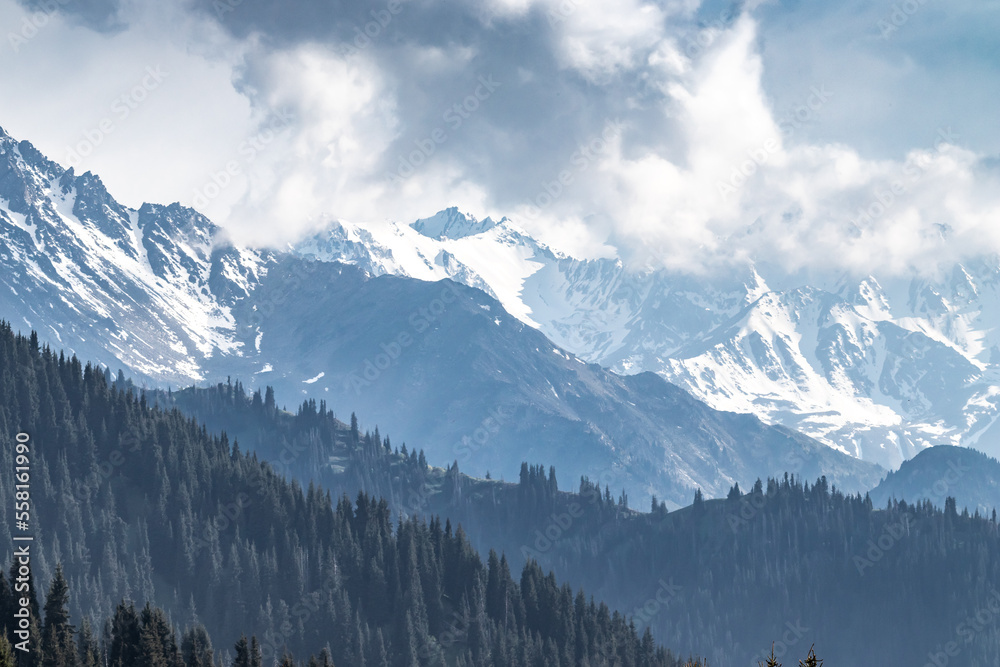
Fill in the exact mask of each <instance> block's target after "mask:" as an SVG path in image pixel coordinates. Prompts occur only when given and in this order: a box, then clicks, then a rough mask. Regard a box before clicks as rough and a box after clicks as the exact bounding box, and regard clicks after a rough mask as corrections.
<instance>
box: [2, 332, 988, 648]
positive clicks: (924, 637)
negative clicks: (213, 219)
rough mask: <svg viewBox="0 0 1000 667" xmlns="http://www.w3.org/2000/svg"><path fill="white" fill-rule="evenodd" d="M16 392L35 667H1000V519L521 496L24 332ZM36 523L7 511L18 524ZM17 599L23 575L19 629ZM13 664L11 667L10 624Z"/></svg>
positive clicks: (773, 485) (588, 487)
mask: <svg viewBox="0 0 1000 667" xmlns="http://www.w3.org/2000/svg"><path fill="white" fill-rule="evenodd" d="M0 369H2V372H0V437H2V438H3V439H4V443H3V444H4V446H3V448H2V457H3V459H4V461H3V464H4V465H5V466H7V467H8V469H9V468H11V467H12V466H13V465H14V464H13V460H12V454H11V453H12V451H13V449H14V447H13V443H14V440H13V437H14V434H16V433H18V432H20V431H24V432H28V433H31V434H32V435H31V442H32V457H33V459H32V478H31V479H32V487H31V488H32V502H33V504H34V515H35V516H36V517H37V522H36V525H35V527H34V534H35V538H36V545H37V546H36V550H35V551H34V552H33V556H32V572H33V577H32V584H33V586H32V608H33V610H34V611H33V622H32V626H31V639H30V641H31V643H32V645H33V646H34V647H35V648H36V651H35V652H33V653H32V655H33V656H34V657H35V660H37V662H31V661H29V662H27V663H23V664H40V665H41V664H46V665H60V664H67V665H70V664H83V665H88V664H105V662H106V663H107V664H113V665H131V664H136V665H145V664H169V665H173V664H185V665H193V664H199V665H207V664H223V665H230V664H237V665H242V664H258V663H257V662H255V661H258V660H260V661H263V662H261V663H260V664H268V665H269V664H273V663H275V662H279V664H280V661H282V660H284V661H285V664H340V665H354V664H366V665H367V664H376V665H406V667H411V666H412V665H438V664H447V665H536V664H537V665H556V664H559V665H584V664H587V665H615V664H621V665H681V664H684V662H685V661H684V660H682V659H681V658H680V657H679V655H684V656H687V655H689V654H698V655H702V656H705V657H707V658H708V659H709V664H713V665H722V666H725V665H729V664H748V658H749V659H750V660H752V661H753V664H756V662H757V661H760V662H762V663H766V661H767V660H769V659H770V658H769V657H768V656H767V655H766V653H767V651H768V650H769V647H770V646H774V647H776V653H775V656H776V657H775V658H773V661H774V662H773V664H780V662H781V661H782V660H784V661H785V662H786V663H791V664H794V663H795V662H796V660H793V659H792V658H793V656H795V657H796V658H797V657H800V656H802V655H805V654H806V653H807V652H808V651H809V649H810V647H811V646H813V645H816V646H817V647H818V650H819V651H820V653H821V654H822V655H824V657H825V658H827V660H829V662H828V664H831V665H832V664H860V663H859V661H862V660H864V659H865V658H864V657H863V656H864V655H869V656H874V660H876V661H877V662H879V663H880V664H922V663H920V662H919V661H920V660H925V661H926V660H927V659H928V657H927V656H932V657H933V656H935V655H945V656H948V655H950V654H949V653H947V652H946V651H948V650H951V651H953V652H954V651H957V652H958V654H959V655H961V662H957V661H953V662H951V663H950V664H968V665H983V666H985V665H989V664H995V660H996V659H997V656H998V655H1000V653H998V649H997V647H998V642H1000V633H998V628H997V624H995V623H991V622H989V621H990V619H987V618H985V616H990V618H993V616H992V614H993V612H992V611H991V610H992V609H993V606H994V605H993V604H991V603H993V602H994V600H995V597H996V592H995V591H996V582H997V581H998V579H1000V563H998V560H997V558H996V554H997V553H998V551H1000V549H998V547H1000V545H998V540H1000V537H998V530H997V524H996V518H995V515H992V516H989V517H984V516H979V514H978V512H977V513H976V514H975V515H970V514H969V513H968V512H967V511H962V510H960V508H958V507H957V506H956V505H955V503H954V502H953V501H951V500H950V499H949V500H948V502H946V503H945V507H944V508H943V509H939V508H936V507H934V506H932V505H931V504H930V503H929V502H924V503H921V504H918V505H910V504H907V503H906V502H905V501H904V502H900V501H894V502H890V503H889V505H888V506H887V507H885V508H876V507H874V506H873V505H872V503H871V501H870V500H869V499H868V498H867V497H862V496H845V495H843V494H841V493H840V492H839V491H837V490H836V489H831V488H829V487H828V485H827V484H826V482H825V480H822V479H821V480H818V481H817V482H816V483H814V484H809V483H802V482H801V481H799V480H796V479H795V478H794V477H787V476H786V477H785V478H784V479H782V480H768V481H767V482H766V483H758V484H757V485H755V486H754V487H753V488H751V489H749V490H748V491H747V492H745V493H744V492H743V491H741V490H740V489H739V488H738V487H735V488H734V489H733V490H732V491H731V492H730V494H729V497H728V498H726V499H720V500H706V499H704V498H703V497H701V494H695V497H694V503H693V504H692V505H691V506H689V507H687V508H684V509H682V510H678V511H674V512H668V511H667V509H666V507H665V506H664V505H663V504H662V503H656V502H655V501H654V505H653V507H652V508H650V511H646V512H639V511H636V510H635V509H632V508H629V506H628V498H627V494H625V493H620V494H617V495H616V494H614V493H612V492H611V490H610V488H609V487H607V486H605V487H604V488H603V489H602V488H601V487H600V485H599V484H597V483H595V482H592V481H590V480H587V479H584V480H580V482H579V486H578V488H577V490H576V492H575V493H567V492H564V491H560V490H559V488H558V486H559V485H558V481H557V479H556V470H555V469H554V468H551V467H550V468H548V469H547V470H546V469H545V468H544V467H543V466H541V465H529V464H524V465H522V470H521V476H520V479H519V480H518V481H517V482H516V483H505V482H501V481H497V480H479V479H473V478H469V477H467V476H465V475H463V474H461V473H460V472H459V471H458V465H457V464H456V463H452V464H449V465H448V466H446V467H445V468H443V469H442V468H436V467H433V466H431V465H429V463H428V462H427V461H426V460H425V459H424V456H423V454H422V452H420V451H419V450H416V449H414V448H409V449H408V448H407V446H406V445H405V444H404V445H402V446H400V447H396V446H394V445H393V444H392V443H391V442H390V440H389V438H388V437H384V436H382V435H381V434H379V433H378V430H377V429H376V430H375V431H374V432H369V431H367V430H366V431H364V432H362V430H361V428H360V426H359V423H358V420H357V418H356V417H354V416H353V415H352V416H351V418H350V420H349V422H348V423H343V422H341V421H339V420H338V419H336V418H335V417H334V415H333V413H332V411H331V410H329V409H328V408H327V406H326V405H324V404H322V403H321V404H316V403H314V402H312V401H307V402H305V403H304V404H303V405H302V406H300V407H299V408H297V410H296V412H295V413H291V412H288V411H285V410H284V409H282V408H279V407H278V406H277V404H276V401H275V397H274V396H273V394H272V393H271V392H270V391H264V392H263V393H261V392H255V393H253V394H248V393H247V392H246V391H245V390H244V388H243V387H242V385H240V384H239V383H238V382H236V383H225V384H221V385H217V386H215V387H211V388H209V389H198V390H194V389H187V390H183V391H178V392H173V391H168V392H160V391H148V392H147V391H139V390H137V389H136V388H135V387H133V386H131V383H129V382H128V380H126V379H125V378H124V377H123V376H119V377H118V378H117V379H115V378H112V377H110V375H109V373H108V372H107V370H106V369H98V368H96V367H94V366H89V365H83V364H82V363H81V362H80V361H79V360H77V359H74V358H66V357H65V356H62V355H59V354H56V353H54V352H53V351H51V350H49V349H47V348H40V347H39V346H38V343H37V339H36V338H35V337H34V336H30V337H23V336H17V335H15V334H14V333H13V332H12V331H11V329H10V328H9V327H8V326H6V325H5V326H4V327H3V328H2V331H0ZM191 415H196V416H197V419H196V418H194V417H192V416H191ZM204 423H208V424H210V425H211V426H205V425H204ZM225 431H229V432H230V433H238V434H240V435H239V438H240V441H242V442H243V443H245V444H244V446H243V447H242V448H241V446H240V445H239V444H237V441H236V439H230V437H229V435H227V434H226V433H225ZM248 448H249V449H253V450H255V451H253V452H250V451H247V449H248ZM283 454H285V455H284V456H283ZM261 457H266V458H269V459H272V460H273V461H274V464H273V465H271V464H268V463H265V462H263V461H262V460H261ZM275 468H277V469H278V470H280V471H281V473H282V474H279V473H278V472H276V471H275ZM283 475H288V476H290V477H293V478H297V479H291V480H287V479H285V477H284V476H283ZM307 478H310V479H314V480H316V481H315V482H304V483H300V482H299V480H305V479H307ZM0 485H2V492H3V495H4V497H5V498H12V495H13V489H12V488H11V485H10V481H9V479H6V478H2V477H0ZM349 493H350V494H351V495H348V494H349ZM12 506H13V503H12V502H4V504H3V505H2V506H0V520H3V521H5V522H8V524H7V525H10V524H9V521H11V520H12V516H10V514H11V511H10V508H11V507H12ZM439 517H441V518H439ZM459 523H461V524H462V525H463V526H464V525H470V526H473V527H474V530H475V532H476V535H475V537H474V539H472V540H470V539H469V536H468V535H467V533H466V531H465V529H464V528H463V527H460V526H459ZM554 527H555V528H557V530H553V528H554ZM490 536H492V537H490ZM490 541H492V544H490ZM491 546H492V547H496V550H492V549H491V548H490V547H491ZM477 549H478V551H477ZM480 552H481V553H483V554H485V555H484V556H480V555H479V553H480ZM9 556H10V554H8V557H9ZM547 568H551V569H553V570H555V571H556V572H557V573H558V579H557V576H556V574H553V573H551V572H549V571H548V570H547ZM518 573H519V574H518ZM14 579H15V567H14V566H13V565H12V567H11V569H10V572H9V575H6V576H4V577H3V579H2V581H0V604H2V605H3V607H4V609H3V617H4V618H11V615H12V613H13V604H14V602H13V601H14V596H13V594H12V592H11V585H12V584H13V582H14ZM563 581H573V582H574V583H575V584H581V583H582V584H583V585H584V587H585V590H587V591H590V592H594V591H596V594H597V599H596V600H595V599H594V598H592V597H588V595H587V594H586V593H584V592H582V591H574V590H573V589H572V588H570V586H569V584H568V583H562V582H563ZM42 593H45V595H43V594H42ZM606 600H612V601H613V602H614V604H613V605H612V608H614V607H617V608H618V609H619V610H620V611H613V610H612V608H609V606H607V605H606V604H605V603H604V601H606ZM629 600H632V601H636V600H638V602H637V603H635V604H631V603H629V602H628V601H629ZM644 602H645V604H644ZM650 603H652V604H650ZM50 619H51V620H50ZM844 636H846V637H851V641H850V642H843V641H840V640H839V638H840V637H844ZM6 640H7V643H6V644H4V643H2V642H0V658H2V659H0V665H2V664H4V662H3V660H8V658H6V657H5V656H6V655H7V652H8V649H9V648H10V646H11V645H13V644H14V643H15V640H16V637H15V636H14V635H13V633H12V629H11V628H10V627H8V628H7V637H6ZM213 642H214V643H213ZM660 644H662V645H665V646H670V647H673V648H674V649H675V650H677V649H679V653H671V652H670V651H669V650H667V649H665V648H661V646H660ZM827 647H829V649H830V650H825V649H826V648H827ZM852 647H854V648H852ZM153 655H155V656H157V657H155V658H153V657H150V656H153ZM952 657H953V656H952ZM178 660H179V661H181V662H178ZM310 661H311V662H310ZM804 664H809V663H808V662H807V663H804Z"/></svg>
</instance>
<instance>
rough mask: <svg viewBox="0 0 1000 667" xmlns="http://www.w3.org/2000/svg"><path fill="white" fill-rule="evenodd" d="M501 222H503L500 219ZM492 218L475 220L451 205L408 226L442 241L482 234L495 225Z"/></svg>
mask: <svg viewBox="0 0 1000 667" xmlns="http://www.w3.org/2000/svg"><path fill="white" fill-rule="evenodd" d="M501 222H503V221H502V220H501ZM497 224H498V223H497V222H496V221H494V220H493V218H484V219H483V220H476V219H475V218H474V217H472V216H471V215H469V214H468V213H462V212H461V211H459V210H458V207H456V206H452V207H451V208H446V209H445V210H443V211H439V212H438V213H436V214H434V215H432V216H431V217H429V218H421V219H420V220H417V221H416V222H414V223H412V224H411V225H410V227H412V228H413V229H415V230H417V231H418V232H420V233H421V234H422V235H424V236H426V237H428V238H432V239H437V240H439V241H442V240H444V239H446V238H448V239H461V238H465V237H466V236H475V235H476V234H482V233H483V232H486V231H489V230H491V229H493V228H494V227H496V226H497Z"/></svg>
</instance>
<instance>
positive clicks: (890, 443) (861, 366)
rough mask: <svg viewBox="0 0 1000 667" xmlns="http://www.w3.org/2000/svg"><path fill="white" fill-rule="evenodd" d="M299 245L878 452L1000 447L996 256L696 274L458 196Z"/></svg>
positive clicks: (895, 460) (777, 420) (872, 454)
mask: <svg viewBox="0 0 1000 667" xmlns="http://www.w3.org/2000/svg"><path fill="white" fill-rule="evenodd" d="M415 232H419V233H415ZM296 250H297V251H298V252H302V253H305V254H309V255H311V256H314V257H317V258H319V259H322V260H326V261H334V260H336V261H346V262H350V263H355V264H357V265H359V266H361V267H363V268H365V270H367V271H370V272H371V273H373V274H376V275H381V274H385V273H388V274H394V275H402V276H409V277H412V278H418V279H421V280H439V279H441V278H445V277H448V278H452V279H454V280H456V281H459V282H463V283H465V284H467V285H470V286H474V287H479V288H480V289H483V290H484V291H486V292H487V293H489V294H491V295H494V296H496V297H497V298H498V299H499V300H500V301H501V302H502V303H503V305H504V307H505V308H506V309H507V310H508V311H509V312H510V313H511V314H512V315H515V316H516V317H518V318H519V319H521V320H522V321H523V322H525V323H526V324H528V325H531V326H535V327H537V328H539V329H540V330H541V331H542V332H543V333H544V334H546V335H547V336H548V337H549V338H550V339H551V340H552V341H553V342H555V343H556V344H558V345H559V346H561V347H562V348H564V349H566V350H569V351H571V352H573V353H575V354H577V355H579V356H580V357H581V358H583V359H584V360H586V361H588V362H593V363H598V364H601V365H603V366H606V367H609V368H612V369H613V370H616V371H618V372H621V373H636V372H640V371H654V372H656V373H659V374H660V375H662V376H663V377H665V378H666V379H668V380H670V381H672V382H674V383H676V384H678V385H679V386H681V387H683V388H684V389H686V390H688V391H689V392H691V393H692V394H694V395H695V396H696V397H698V398H700V399H702V400H704V401H705V402H706V403H708V404H709V405H710V406H712V407H713V408H716V409H719V410H726V411H733V412H750V413H753V414H755V415H757V416H758V417H760V418H761V419H763V420H764V421H766V422H768V423H772V424H782V425H785V426H788V427H790V428H794V429H797V430H801V431H802V432H804V433H806V434H807V435H810V436H812V437H815V438H817V439H819V440H821V441H822V442H825V443H826V444H828V445H830V446H831V447H834V448H836V449H838V450H841V451H844V452H848V453H850V454H852V455H854V456H858V457H861V458H864V459H866V460H871V461H875V462H878V463H880V464H882V465H886V466H890V467H896V466H898V465H899V463H900V462H901V461H902V460H904V459H907V458H910V457H912V456H913V455H914V454H915V453H916V452H918V451H920V450H921V449H923V448H925V447H927V446H930V445H935V444H963V445H977V446H979V447H981V448H983V449H986V450H988V451H991V450H992V449H996V450H997V451H995V452H994V451H991V453H994V454H998V453H1000V438H996V437H995V436H996V435H1000V426H996V425H995V423H996V421H997V417H998V415H1000V327H998V325H1000V259H998V258H996V257H985V258H979V259H977V260H975V261H972V262H968V263H966V264H964V265H961V266H956V267H954V269H953V270H952V271H951V273H949V274H948V275H945V276H941V277H940V278H938V279H935V280H930V279H928V278H925V277H919V276H914V277H911V278H899V277H879V276H875V275H870V276H864V277H861V278H854V279H852V278H850V277H845V276H818V277H813V278H811V279H803V278H801V277H800V278H796V277H794V276H788V275H785V274H783V273H782V272H781V271H780V270H777V269H775V268H774V267H753V266H748V267H745V268H744V269H742V270H733V271H732V272H731V273H730V274H728V275H719V276H714V277H712V278H711V279H707V280H706V279H704V278H699V279H693V278H690V277H685V276H680V275H676V274H671V273H669V272H667V271H665V270H661V271H654V272H643V273H633V272H629V271H627V270H626V269H625V268H624V267H623V265H622V262H621V261H619V260H616V259H598V260H582V259H575V258H573V257H569V256H567V255H566V254H565V253H562V252H559V251H557V250H554V249H552V248H549V247H546V246H543V245H542V244H540V243H538V242H537V241H535V240H534V239H532V238H531V237H530V236H528V235H527V234H525V233H524V232H523V231H522V230H520V229H518V228H517V227H516V226H515V225H514V224H513V223H512V222H511V221H510V220H508V219H506V218H505V219H503V220H502V221H500V222H499V223H496V222H493V221H492V220H489V219H487V220H485V221H483V222H482V223H477V221H476V220H475V219H474V218H472V217H471V216H468V215H466V214H462V213H459V212H458V211H457V209H447V210H445V211H442V212H441V213H439V214H437V215H436V216H432V217H431V218H427V219H424V220H421V221H418V222H417V223H414V224H413V225H411V226H409V227H407V226H403V225H399V224H388V225H384V226H366V225H357V224H351V225H348V224H346V223H342V224H341V225H338V226H336V227H335V228H333V229H331V230H329V231H328V232H324V233H322V234H319V235H317V236H316V237H313V238H312V239H309V240H308V241H306V242H304V243H303V244H301V245H300V246H299V247H298V248H297V249H296ZM779 286H780V287H779ZM994 429H995V430H994ZM995 442H996V444H994V443H995Z"/></svg>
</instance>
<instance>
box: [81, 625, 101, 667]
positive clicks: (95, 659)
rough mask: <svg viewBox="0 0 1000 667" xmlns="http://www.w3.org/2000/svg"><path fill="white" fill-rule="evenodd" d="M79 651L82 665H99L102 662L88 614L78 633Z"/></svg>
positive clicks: (88, 666) (85, 666)
mask: <svg viewBox="0 0 1000 667" xmlns="http://www.w3.org/2000/svg"><path fill="white" fill-rule="evenodd" d="M77 651H78V653H79V656H80V667H98V666H99V665H101V664H102V661H101V652H100V649H99V648H98V646H97V638H96V637H95V636H94V631H93V628H92V627H91V625H90V618H89V617H87V616H84V617H83V623H82V624H81V625H80V634H79V635H77Z"/></svg>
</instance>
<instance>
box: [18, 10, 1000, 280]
mask: <svg viewBox="0 0 1000 667" xmlns="http://www.w3.org/2000/svg"><path fill="white" fill-rule="evenodd" d="M0 25H2V26H3V28H4V29H3V31H2V33H0V35H3V38H2V39H0V127H3V128H4V129H5V130H6V131H7V132H8V133H10V134H12V135H13V136H15V137H16V138H18V139H26V140H29V141H31V142H32V143H33V144H35V145H36V146H37V147H38V148H39V149H40V150H42V152H43V153H45V154H47V155H48V156H49V157H51V158H52V159H54V160H55V161H56V162H59V163H60V164H63V165H64V166H73V167H74V168H75V169H76V170H77V172H78V173H81V172H83V171H87V170H90V171H93V172H94V173H97V174H99V175H100V177H101V178H102V180H103V181H104V182H105V184H106V185H107V186H108V188H109V190H110V191H111V193H112V194H113V195H114V196H115V197H116V198H117V199H119V200H120V201H121V202H123V203H125V204H127V205H130V206H134V207H137V206H138V205H140V204H141V203H142V202H144V201H151V202H158V203H171V202H174V201H180V202H181V203H183V204H185V205H188V206H193V207H194V208H197V209H198V210H200V211H201V212H203V213H205V214H206V215H208V216H209V217H210V218H212V219H213V220H214V221H215V222H217V223H218V224H220V225H222V226H223V227H225V228H226V229H227V230H228V231H229V233H230V235H231V236H232V238H233V239H234V240H235V241H237V242H240V243H251V244H268V245H281V244H285V243H288V242H290V241H293V240H294V239H296V238H297V237H299V236H301V235H302V234H305V233H307V232H309V231H310V230H313V229H316V228H318V227H319V226H321V225H322V224H325V223H326V222H327V221H329V220H331V219H346V220H352V221H355V222H369V223H372V224H378V223H382V222H384V221H386V220H395V221H401V222H410V221H412V220H415V219H417V218H421V217H426V216H428V215H431V214H433V213H434V212H436V211H438V210H441V209H443V208H446V207H449V206H458V207H460V208H461V209H463V210H465V211H468V212H470V213H472V214H473V215H476V216H479V217H483V216H486V215H491V216H493V217H495V218H498V217H501V216H508V217H510V218H512V219H513V220H514V221H515V222H516V223H517V224H518V225H520V226H522V227H524V228H525V229H527V230H528V231H529V232H531V233H532V234H534V235H536V236H537V237H539V238H541V239H542V240H544V241H547V242H550V243H552V244H553V245H554V246H555V247H557V248H561V249H564V250H566V251H567V252H571V253H573V254H576V255H578V256H601V255H612V254H617V255H618V256H620V257H622V259H623V260H625V261H626V262H628V263H630V264H631V265H634V266H637V267H640V268H643V267H649V268H658V267H659V266H666V267H668V268H670V269H672V270H677V271H681V272H688V273H695V274H697V273H704V272H709V271H712V270H713V269H714V268H716V267H720V266H725V265H731V264H732V263H734V262H736V263H741V262H745V261H748V260H749V261H756V262H768V263H771V264H778V265H783V266H785V267H787V268H788V269H789V270H799V269H802V268H803V267H810V266H819V267H828V268H830V269H833V270H838V271H845V270H846V271H855V272H870V271H872V270H874V269H875V268H876V267H877V268H878V269H879V270H881V271H883V272H896V273H906V272H911V271H914V270H917V271H920V270H924V269H926V268H927V267H930V266H938V265H941V264H942V263H948V262H954V261H958V260H961V259H963V258H966V257H969V256H972V255H976V254H980V253H983V252H998V251H1000V225H998V224H997V221H998V220H1000V188H998V187H997V185H998V180H1000V179H998V176H1000V159H998V158H1000V133H998V132H997V131H996V118H997V112H998V111H1000V46H998V45H1000V41H998V40H997V39H996V38H995V35H997V34H1000V0H952V1H951V2H949V3H944V2H940V1H939V0H905V1H901V2H887V1H881V0H875V1H872V0H867V1H864V2H862V1H860V0H843V1H841V2H836V3H831V2H822V1H820V0H799V1H795V0H789V1H787V2H767V1H763V2H762V1H760V0H748V1H747V2H743V3H735V4H734V3H723V2H714V1H708V0H706V1H705V2H699V1H698V0H661V1H658V2H645V1H643V0H619V1H617V2H614V3H610V2H594V1H590V0H373V1H371V2H364V3H360V2H344V1H339V2H338V1H336V0H302V1H300V2H295V3H287V2H285V3H279V2H274V1H273V0H200V1H198V2H190V1H185V0H181V1H179V2H170V3H163V2H159V3H157V2H152V1H150V0H39V1H36V0H30V1H29V0H23V1H20V2H19V1H18V0H0Z"/></svg>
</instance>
